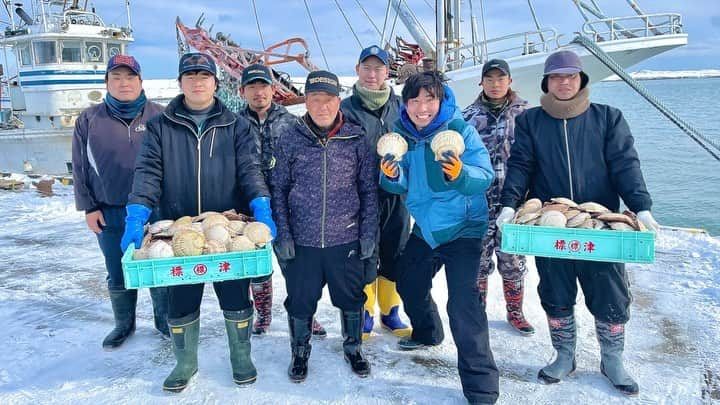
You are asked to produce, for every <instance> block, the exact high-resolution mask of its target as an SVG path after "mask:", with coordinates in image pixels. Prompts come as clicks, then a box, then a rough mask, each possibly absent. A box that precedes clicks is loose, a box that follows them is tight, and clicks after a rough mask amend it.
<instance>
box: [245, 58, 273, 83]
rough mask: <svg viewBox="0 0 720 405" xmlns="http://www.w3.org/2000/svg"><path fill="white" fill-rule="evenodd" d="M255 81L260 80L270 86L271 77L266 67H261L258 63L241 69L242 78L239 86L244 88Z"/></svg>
mask: <svg viewBox="0 0 720 405" xmlns="http://www.w3.org/2000/svg"><path fill="white" fill-rule="evenodd" d="M255 80H262V81H264V82H265V83H267V84H272V82H273V76H272V73H270V69H269V68H268V67H267V66H265V65H261V64H259V63H255V64H252V65H250V66H248V67H246V68H245V69H243V72H242V78H241V80H240V85H241V86H244V85H246V84H248V83H250V82H253V81H255Z"/></svg>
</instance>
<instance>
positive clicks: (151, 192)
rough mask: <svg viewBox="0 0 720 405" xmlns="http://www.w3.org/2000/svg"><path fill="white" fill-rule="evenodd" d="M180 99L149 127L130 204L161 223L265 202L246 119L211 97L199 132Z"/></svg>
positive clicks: (151, 121)
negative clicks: (245, 203) (149, 212)
mask: <svg viewBox="0 0 720 405" xmlns="http://www.w3.org/2000/svg"><path fill="white" fill-rule="evenodd" d="M184 97H185V96H183V95H179V96H177V97H175V98H174V99H173V100H172V101H171V102H170V104H168V106H167V108H166V109H165V112H164V113H163V114H162V115H160V116H157V117H155V118H154V119H152V120H150V122H148V129H147V135H146V136H145V139H144V140H143V145H142V148H141V150H140V155H139V156H138V159H137V162H136V164H135V179H134V181H133V187H132V193H130V197H129V199H128V202H129V203H133V204H142V205H145V206H147V207H150V208H156V210H157V213H158V215H159V218H160V219H176V218H179V217H181V216H184V215H198V214H199V213H201V212H203V211H225V210H228V209H231V208H235V209H239V208H240V207H239V205H240V201H241V199H245V200H246V201H251V200H252V199H254V198H255V197H269V196H270V193H269V191H268V188H267V186H266V184H265V180H264V178H263V175H262V172H261V171H260V160H259V158H258V154H257V150H256V147H255V141H254V138H253V137H252V136H251V135H250V133H249V131H250V128H249V125H248V123H247V120H244V119H238V118H237V117H236V116H235V114H233V113H232V112H231V111H230V110H228V109H227V108H226V107H225V105H223V104H222V102H221V101H220V100H219V99H217V98H215V105H214V106H213V108H212V110H211V111H210V113H209V115H208V117H207V120H206V121H205V122H204V123H203V125H202V128H200V129H199V128H198V126H197V125H196V124H195V122H194V121H193V120H192V119H191V118H190V114H189V113H188V111H187V109H186V107H185V106H184V104H183V99H184Z"/></svg>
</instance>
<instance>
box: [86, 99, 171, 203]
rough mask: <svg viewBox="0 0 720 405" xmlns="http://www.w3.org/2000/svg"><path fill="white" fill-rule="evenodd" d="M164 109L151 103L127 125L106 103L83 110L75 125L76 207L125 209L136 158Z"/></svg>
mask: <svg viewBox="0 0 720 405" xmlns="http://www.w3.org/2000/svg"><path fill="white" fill-rule="evenodd" d="M162 110H163V107H162V106H161V105H159V104H156V103H153V102H150V101H148V102H147V103H145V108H144V109H143V111H142V114H140V115H138V116H137V117H135V119H133V120H132V121H131V122H130V124H127V123H126V122H125V121H124V120H122V119H121V118H120V117H116V116H114V115H113V114H112V113H111V112H110V109H109V108H108V107H107V105H105V103H100V104H97V105H94V106H92V107H89V108H87V109H86V110H85V111H83V112H82V113H81V114H80V116H79V117H78V119H77V121H76V122H75V132H74V133H73V140H72V173H73V186H74V190H75V207H76V208H77V209H78V210H85V211H86V212H92V211H96V210H98V209H100V207H101V206H106V205H111V206H124V205H126V204H127V198H128V194H130V189H131V187H132V182H133V173H134V170H135V158H136V157H137V155H138V152H139V151H140V145H141V144H142V141H143V137H144V135H145V129H146V124H147V122H148V120H149V119H150V118H152V117H154V116H156V115H158V114H160V113H161V112H162Z"/></svg>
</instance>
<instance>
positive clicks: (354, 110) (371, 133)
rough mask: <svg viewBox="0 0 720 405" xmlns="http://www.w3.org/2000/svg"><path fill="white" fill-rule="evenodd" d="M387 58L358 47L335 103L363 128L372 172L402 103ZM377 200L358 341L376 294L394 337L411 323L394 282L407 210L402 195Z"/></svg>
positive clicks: (368, 328) (383, 194) (370, 320)
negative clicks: (351, 78) (348, 85)
mask: <svg viewBox="0 0 720 405" xmlns="http://www.w3.org/2000/svg"><path fill="white" fill-rule="evenodd" d="M389 62H390V61H389V56H388V54H387V52H385V51H384V50H383V49H382V48H380V47H378V46H375V45H373V46H370V47H368V48H365V49H363V51H362V52H361V53H360V59H359V60H358V64H357V66H355V72H356V73H357V75H358V81H357V83H355V85H354V86H353V94H352V96H350V97H348V98H346V99H344V100H343V101H342V103H341V104H340V109H341V110H342V113H343V115H344V117H345V118H346V119H347V120H348V121H350V122H354V123H356V124H358V125H360V126H361V127H362V129H363V132H364V133H365V138H366V141H367V144H368V148H370V153H371V154H372V156H373V159H374V164H375V166H376V170H375V172H378V170H379V169H380V159H379V157H378V155H377V153H376V152H375V150H376V148H377V142H378V139H379V138H380V137H381V136H382V135H384V134H386V133H388V132H390V131H392V127H393V125H394V123H395V121H396V120H397V119H398V111H399V109H400V104H401V102H402V100H401V99H400V97H399V96H397V95H395V93H394V92H393V89H392V88H391V87H390V86H388V84H387V83H386V80H387V78H388V74H389V73H390V71H389V68H388V64H389ZM378 200H379V203H380V237H379V240H378V246H377V248H376V249H375V253H374V254H373V257H372V258H370V259H369V260H366V261H365V266H366V267H367V271H368V272H372V273H375V272H377V274H378V277H377V279H376V280H375V281H373V282H372V283H370V284H368V285H367V286H365V294H366V295H367V297H368V298H367V301H366V302H365V318H364V323H363V340H365V339H367V338H368V337H370V333H371V332H372V330H373V326H374V314H375V298H376V297H377V302H378V304H379V306H380V324H381V325H382V327H383V328H385V329H388V330H390V331H391V332H392V333H393V334H394V335H395V336H399V337H407V336H410V334H411V333H412V328H411V327H410V326H408V325H406V324H405V323H404V322H403V321H402V320H401V319H400V314H399V311H400V303H401V302H400V295H398V293H397V291H396V289H395V282H394V280H395V275H396V274H397V263H398V259H399V257H400V252H401V251H402V249H403V248H404V247H405V244H406V243H407V241H408V238H409V237H410V214H409V213H408V210H407V208H406V207H405V204H404V202H403V200H404V197H403V196H400V195H398V194H392V193H388V192H387V191H385V190H382V189H379V190H378Z"/></svg>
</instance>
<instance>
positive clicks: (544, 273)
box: [535, 257, 632, 323]
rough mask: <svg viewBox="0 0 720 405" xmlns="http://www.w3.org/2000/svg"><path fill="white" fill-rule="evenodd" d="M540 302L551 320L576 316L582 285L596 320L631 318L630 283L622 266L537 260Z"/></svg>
mask: <svg viewBox="0 0 720 405" xmlns="http://www.w3.org/2000/svg"><path fill="white" fill-rule="evenodd" d="M535 264H536V265H537V269H538V274H539V275H540V284H538V294H539V295H540V303H541V304H542V307H543V309H544V310H545V313H547V316H548V317H549V318H564V317H567V316H570V315H572V314H573V307H574V306H575V301H576V300H577V292H578V289H577V285H578V282H580V287H581V288H582V291H583V294H585V305H586V306H587V308H588V310H589V311H590V313H591V314H593V316H594V317H595V319H597V320H600V321H602V322H607V323H626V322H627V321H628V320H629V319H630V303H631V302H632V295H631V294H630V284H629V282H628V277H627V273H626V272H625V265H624V264H623V263H609V262H593V261H589V260H569V259H553V258H547V257H535Z"/></svg>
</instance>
